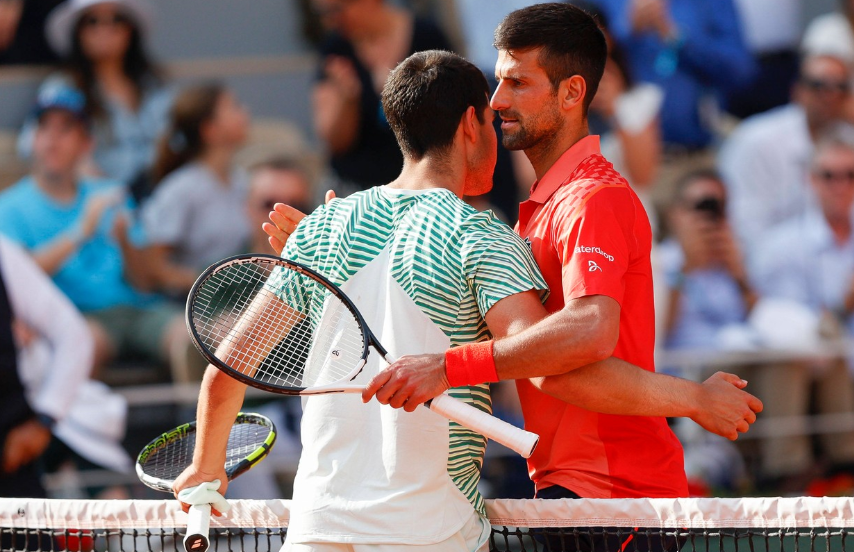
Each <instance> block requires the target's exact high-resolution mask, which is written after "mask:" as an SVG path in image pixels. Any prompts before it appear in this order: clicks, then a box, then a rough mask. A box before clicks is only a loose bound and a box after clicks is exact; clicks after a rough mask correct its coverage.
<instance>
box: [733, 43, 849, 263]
mask: <svg viewBox="0 0 854 552" xmlns="http://www.w3.org/2000/svg"><path fill="white" fill-rule="evenodd" d="M850 80H851V73H850V69H849V66H848V65H847V64H846V63H845V62H844V61H843V60H842V59H840V58H837V57H832V56H826V55H821V56H808V57H806V58H805V59H804V60H803V61H802V63H801V67H800V75H799V78H798V80H797V82H796V83H795V85H794V87H793V88H792V101H791V102H790V103H789V104H788V105H785V106H782V107H778V108H776V109H773V110H771V111H767V112H765V113H761V114H759V115H755V116H753V117H750V118H748V119H745V120H744V121H743V122H742V123H741V124H740V125H739V126H738V127H737V128H736V129H735V130H734V131H733V133H732V134H731V135H730V137H729V138H728V139H727V140H726V142H725V143H724V144H723V146H722V148H721V152H720V155H719V158H718V164H719V170H720V172H721V174H722V176H723V178H724V182H725V183H726V185H727V188H728V191H729V196H730V213H729V214H730V219H731V221H732V223H733V227H734V229H735V230H736V233H737V234H738V236H739V238H740V239H741V240H742V241H743V243H744V248H745V251H746V253H747V255H748V256H752V254H753V253H755V252H756V247H757V243H758V241H760V240H761V239H762V238H763V235H764V234H765V233H766V232H767V231H768V229H769V228H771V227H772V226H774V225H776V224H779V223H782V222H785V221H786V220H789V219H791V218H793V217H797V216H799V215H801V214H803V212H804V210H805V208H806V206H807V205H809V204H810V203H812V202H814V194H813V193H812V191H811V190H810V188H809V186H807V185H806V184H805V183H806V182H807V175H808V173H809V167H810V159H811V158H812V156H813V149H814V144H815V143H816V141H818V140H819V139H821V137H822V136H825V135H827V134H830V133H833V134H841V135H847V136H854V127H852V126H851V125H850V124H848V123H846V122H844V121H843V120H842V117H843V113H844V109H845V105H846V103H847V102H848V101H849V100H850V98H851V92H850V84H849V83H850Z"/></svg>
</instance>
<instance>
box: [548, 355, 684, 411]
mask: <svg viewBox="0 0 854 552" xmlns="http://www.w3.org/2000/svg"><path fill="white" fill-rule="evenodd" d="M531 381H532V382H533V383H534V385H535V386H537V387H538V388H539V389H540V390H541V391H543V392H544V393H547V394H549V395H551V396H553V397H555V398H558V399H560V400H562V401H564V402H567V403H570V404H573V405H575V406H578V407H580V408H584V409H585V410H590V411H592V412H600V413H602V414H619V415H625V416H666V417H693V416H694V415H695V412H696V405H697V404H699V395H700V393H701V385H700V384H699V383H696V382H693V381H689V380H685V379H681V378H676V377H673V376H668V375H665V374H657V373H655V372H649V371H647V370H644V369H642V368H639V367H637V366H635V365H633V364H630V363H628V362H625V361H623V360H620V359H618V358H614V357H611V358H609V359H607V360H604V361H601V362H597V363H595V364H592V365H590V366H584V367H582V368H579V369H577V370H573V371H571V372H568V373H565V374H560V375H557V376H549V377H545V378H533V379H532V380H531Z"/></svg>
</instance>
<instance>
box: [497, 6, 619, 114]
mask: <svg viewBox="0 0 854 552" xmlns="http://www.w3.org/2000/svg"><path fill="white" fill-rule="evenodd" d="M494 46H495V47H496V48H498V49H499V50H505V51H508V52H512V51H514V50H517V51H523V52H524V51H526V50H535V49H537V48H542V51H541V52H540V56H539V63H540V66H541V67H542V68H543V70H545V72H546V74H547V75H548V76H549V80H550V81H551V83H552V87H553V88H554V89H555V90H557V88H558V86H560V83H561V81H563V80H564V79H568V78H569V77H571V76H573V75H581V77H583V78H584V82H586V83H587V93H586V94H585V96H584V103H583V104H582V107H583V109H584V112H585V113H586V112H587V108H588V107H590V102H591V101H593V96H595V95H596V90H597V89H598V88H599V80H600V79H601V78H602V73H604V72H605V62H606V60H607V58H608V45H607V43H606V42H605V35H604V33H603V32H602V29H600V28H599V25H598V24H597V23H596V20H595V19H594V18H593V16H591V15H590V14H589V13H587V12H586V11H584V10H583V9H581V8H579V7H577V6H573V5H571V4H563V3H557V2H553V3H548V4H535V5H533V6H529V7H527V8H522V9H520V10H516V11H514V12H511V13H510V14H509V15H508V16H507V17H505V18H504V21H502V22H501V24H500V25H498V28H497V29H495V43H494Z"/></svg>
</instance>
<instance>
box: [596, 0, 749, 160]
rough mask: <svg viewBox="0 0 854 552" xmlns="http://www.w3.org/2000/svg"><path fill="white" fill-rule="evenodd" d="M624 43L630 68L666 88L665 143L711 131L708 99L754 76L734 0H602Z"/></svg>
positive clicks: (698, 140) (703, 142)
mask: <svg viewBox="0 0 854 552" xmlns="http://www.w3.org/2000/svg"><path fill="white" fill-rule="evenodd" d="M596 3H597V4H598V5H600V7H601V8H602V9H604V10H605V12H606V13H607V15H608V19H609V21H610V29H609V30H610V32H611V34H612V35H613V36H614V38H615V39H616V41H617V42H618V43H620V44H621V46H622V47H623V49H624V50H625V52H626V54H627V58H628V62H629V67H630V69H631V72H632V76H633V77H634V78H635V79H636V80H638V81H643V82H652V83H655V84H658V85H660V86H661V87H663V88H664V91H665V97H664V105H663V107H662V110H661V125H662V131H663V138H664V142H665V143H666V144H676V145H678V146H681V147H684V148H686V149H689V150H694V149H701V148H705V147H706V146H708V145H709V144H710V143H711V141H712V139H713V134H714V132H713V129H712V128H711V122H710V121H708V120H707V118H708V117H707V113H706V112H707V111H708V110H706V109H704V108H703V105H704V103H705V102H704V100H705V99H706V98H708V97H713V96H715V95H719V93H720V92H722V91H724V90H726V89H728V88H729V87H733V86H739V85H743V84H746V83H748V82H749V80H750V78H751V76H752V74H753V72H754V70H755V66H754V60H753V57H752V56H751V54H750V53H749V52H748V51H747V48H746V46H745V43H744V41H743V39H742V35H741V33H740V29H739V18H738V14H737V13H736V10H735V7H734V6H733V2H732V0H596Z"/></svg>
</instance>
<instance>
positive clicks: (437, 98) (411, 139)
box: [382, 50, 489, 160]
mask: <svg viewBox="0 0 854 552" xmlns="http://www.w3.org/2000/svg"><path fill="white" fill-rule="evenodd" d="M382 104H383V110H384V111H385V116H386V119H387V120H388V123H389V125H390V126H391V129H392V130H393V131H394V135H395V137H396V138H397V143H398V144H399V145H400V149H401V151H403V154H404V155H405V156H407V157H409V158H412V159H415V160H418V159H421V158H422V157H424V156H425V155H426V154H427V153H428V152H435V151H437V150H443V149H446V148H448V147H449V146H450V145H451V143H452V142H453V140H454V134H455V133H456V132H457V127H458V126H459V124H460V119H461V118H462V117H463V115H464V114H465V112H466V110H467V109H468V108H469V107H474V109H475V112H476V113H477V118H478V120H479V121H480V122H483V121H484V118H483V111H484V109H485V108H486V107H487V105H488V104H489V85H488V84H487V82H486V77H484V76H483V73H482V72H481V71H480V69H478V68H477V67H475V66H474V65H473V64H471V63H469V62H468V61H466V60H465V59H463V58H462V57H460V56H458V55H456V54H453V53H451V52H446V51H443V50H428V51H425V52H418V53H415V54H412V55H411V56H409V57H408V58H406V59H405V60H403V61H402V62H400V64H399V65H398V66H397V67H396V68H395V69H394V71H392V72H391V74H390V75H389V77H388V81H387V82H386V84H385V87H384V88H383V93H382Z"/></svg>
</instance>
